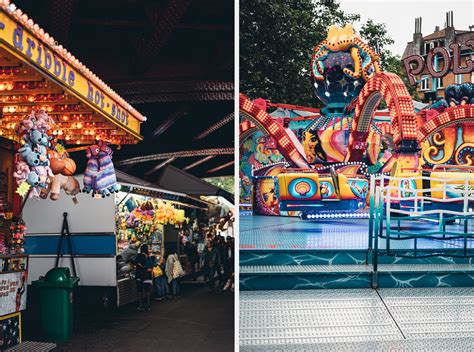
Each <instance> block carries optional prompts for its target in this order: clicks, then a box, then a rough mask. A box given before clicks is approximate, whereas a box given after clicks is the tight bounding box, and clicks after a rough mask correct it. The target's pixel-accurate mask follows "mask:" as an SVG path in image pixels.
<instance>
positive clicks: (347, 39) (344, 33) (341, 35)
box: [326, 23, 359, 51]
mask: <svg viewBox="0 0 474 352" xmlns="http://www.w3.org/2000/svg"><path fill="white" fill-rule="evenodd" d="M358 37H359V36H358V35H357V34H356V33H355V31H354V28H353V27H352V24H349V23H348V24H346V25H345V26H344V27H343V28H341V27H339V26H336V25H334V26H331V27H329V30H328V36H327V38H326V41H327V44H326V46H327V47H328V49H329V50H332V51H343V50H347V49H348V48H349V46H350V45H351V44H352V43H354V39H355V38H358Z"/></svg>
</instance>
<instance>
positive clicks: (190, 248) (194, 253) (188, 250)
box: [184, 241, 199, 281]
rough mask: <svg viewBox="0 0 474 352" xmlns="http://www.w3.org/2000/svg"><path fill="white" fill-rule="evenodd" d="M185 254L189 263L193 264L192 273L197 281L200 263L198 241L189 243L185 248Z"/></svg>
mask: <svg viewBox="0 0 474 352" xmlns="http://www.w3.org/2000/svg"><path fill="white" fill-rule="evenodd" d="M184 253H185V254H186V255H187V256H188V258H189V263H190V264H191V273H192V275H193V281H196V280H197V275H196V264H198V263H199V254H198V250H197V245H196V241H193V242H187V243H186V245H185V246H184Z"/></svg>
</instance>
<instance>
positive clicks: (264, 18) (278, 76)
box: [240, 0, 359, 106]
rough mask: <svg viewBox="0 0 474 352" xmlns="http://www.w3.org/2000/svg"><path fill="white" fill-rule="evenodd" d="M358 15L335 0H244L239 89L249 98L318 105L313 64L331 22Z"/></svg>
mask: <svg viewBox="0 0 474 352" xmlns="http://www.w3.org/2000/svg"><path fill="white" fill-rule="evenodd" d="M358 19H359V16H358V15H347V14H345V13H344V12H343V11H342V10H341V9H340V8H339V4H338V3H337V2H334V1H325V2H324V4H323V3H315V2H313V1H311V0H285V1H278V0H274V1H266V0H241V2H240V91H241V92H243V93H245V94H247V95H249V97H251V98H258V97H261V98H265V99H270V100H272V101H274V102H279V103H291V104H299V105H307V106H314V105H315V103H316V100H315V98H313V95H312V91H311V84H310V81H309V65H310V61H311V55H312V51H313V48H314V46H315V45H317V44H318V43H319V42H320V41H321V40H323V39H324V38H325V37H326V34H327V28H328V26H330V25H332V24H339V25H343V24H345V23H351V22H353V21H356V20H358Z"/></svg>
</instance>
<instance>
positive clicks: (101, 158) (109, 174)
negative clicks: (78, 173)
mask: <svg viewBox="0 0 474 352" xmlns="http://www.w3.org/2000/svg"><path fill="white" fill-rule="evenodd" d="M112 154H113V151H112V149H111V148H110V147H109V146H107V144H106V143H105V142H102V141H99V142H98V145H92V146H90V147H89V148H87V151H86V155H87V158H88V160H87V167H86V171H85V172H84V188H83V192H85V193H89V192H91V191H92V196H95V194H100V195H102V197H106V196H107V197H108V196H110V194H112V193H115V192H118V190H119V187H118V185H117V177H116V175H115V169H114V164H113V162H112Z"/></svg>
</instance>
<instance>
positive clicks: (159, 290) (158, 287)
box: [153, 253, 169, 301]
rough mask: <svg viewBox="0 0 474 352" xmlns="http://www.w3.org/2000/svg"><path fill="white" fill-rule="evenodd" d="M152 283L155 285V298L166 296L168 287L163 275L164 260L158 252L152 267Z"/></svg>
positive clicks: (159, 299)
mask: <svg viewBox="0 0 474 352" xmlns="http://www.w3.org/2000/svg"><path fill="white" fill-rule="evenodd" d="M153 285H154V287H155V300H157V301H161V300H162V299H164V298H166V296H168V294H169V289H168V283H167V282H166V275H165V260H164V258H163V257H162V256H161V255H159V253H158V257H157V259H156V262H155V265H154V267H153Z"/></svg>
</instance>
